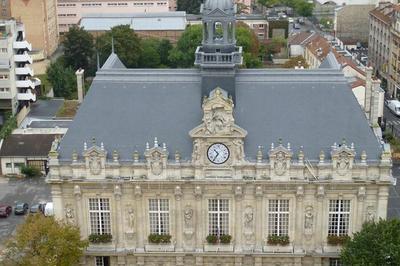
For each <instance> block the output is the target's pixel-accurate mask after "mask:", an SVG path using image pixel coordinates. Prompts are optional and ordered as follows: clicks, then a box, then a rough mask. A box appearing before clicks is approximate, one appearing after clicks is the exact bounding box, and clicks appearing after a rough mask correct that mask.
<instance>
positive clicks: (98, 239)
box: [88, 234, 112, 244]
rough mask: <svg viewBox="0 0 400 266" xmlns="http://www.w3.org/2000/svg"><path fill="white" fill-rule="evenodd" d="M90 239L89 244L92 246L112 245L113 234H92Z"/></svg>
mask: <svg viewBox="0 0 400 266" xmlns="http://www.w3.org/2000/svg"><path fill="white" fill-rule="evenodd" d="M88 239H89V242H90V243H92V244H99V243H111V241H112V235H111V234H103V235H98V234H90V235H89V237H88Z"/></svg>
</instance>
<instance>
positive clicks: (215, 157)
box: [213, 150, 219, 161]
mask: <svg viewBox="0 0 400 266" xmlns="http://www.w3.org/2000/svg"><path fill="white" fill-rule="evenodd" d="M214 152H215V153H216V154H217V155H215V156H214V159H213V161H215V159H217V157H218V155H219V152H217V151H216V150H214Z"/></svg>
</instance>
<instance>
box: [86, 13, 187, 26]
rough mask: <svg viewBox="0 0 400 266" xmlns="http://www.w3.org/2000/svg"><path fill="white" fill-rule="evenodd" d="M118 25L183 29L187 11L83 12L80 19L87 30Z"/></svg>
mask: <svg viewBox="0 0 400 266" xmlns="http://www.w3.org/2000/svg"><path fill="white" fill-rule="evenodd" d="M118 25H130V27H131V28H132V29H134V30H135V31H152V30H157V31H160V30H176V31H183V30H185V28H186V12H182V11H175V12H154V13H132V14H104V13H101V14H83V15H82V18H81V20H80V26H81V27H84V28H85V30H87V31H108V30H110V29H111V28H112V27H115V26H118Z"/></svg>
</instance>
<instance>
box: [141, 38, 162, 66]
mask: <svg viewBox="0 0 400 266" xmlns="http://www.w3.org/2000/svg"><path fill="white" fill-rule="evenodd" d="M159 45H160V41H159V40H157V39H146V40H142V54H141V55H140V66H141V67H145V68H157V67H159V66H160V63H161V59H160V53H159V52H158V47H159Z"/></svg>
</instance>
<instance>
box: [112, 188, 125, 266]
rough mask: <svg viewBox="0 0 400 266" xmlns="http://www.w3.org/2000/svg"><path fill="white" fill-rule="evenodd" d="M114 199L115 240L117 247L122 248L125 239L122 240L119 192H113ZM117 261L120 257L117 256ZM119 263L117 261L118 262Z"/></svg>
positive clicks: (122, 229) (122, 221)
mask: <svg viewBox="0 0 400 266" xmlns="http://www.w3.org/2000/svg"><path fill="white" fill-rule="evenodd" d="M114 199H115V214H114V215H113V217H115V220H114V229H116V232H115V233H116V237H115V240H116V241H117V248H124V247H125V241H124V220H123V215H122V209H123V208H122V206H121V204H122V203H121V194H118V193H114ZM118 261H120V258H119V257H118ZM118 265H119V262H118Z"/></svg>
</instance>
